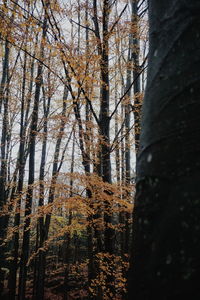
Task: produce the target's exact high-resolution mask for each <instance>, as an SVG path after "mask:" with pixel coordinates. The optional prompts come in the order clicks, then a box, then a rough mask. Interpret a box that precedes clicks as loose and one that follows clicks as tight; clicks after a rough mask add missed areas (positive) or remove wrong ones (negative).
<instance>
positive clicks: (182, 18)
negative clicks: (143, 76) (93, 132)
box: [129, 0, 200, 300]
mask: <svg viewBox="0 0 200 300" xmlns="http://www.w3.org/2000/svg"><path fill="white" fill-rule="evenodd" d="M199 15H200V2H199V1H198V0H193V1H192V0H190V1H183V0H182V1H176V0H168V1H165V2H163V1H162V2H161V1H156V0H150V1H149V20H150V53H149V69H148V82H147V89H146V96H145V100H144V109H143V121H142V132H141V139H140V152H139V155H138V159H137V193H136V201H135V209H134V218H133V220H134V225H133V231H134V241H133V249H132V251H133V257H132V262H131V269H130V278H129V279H130V280H129V299H133V298H134V299H137V300H139V299H142V300H144V299H162V300H165V299H175V298H176V299H181V298H185V297H187V298H188V299H189V298H191V297H193V298H194V299H199V297H200V287H199V277H200V239H199V230H200V222H199V216H200V203H199V198H200V185H199V178H200V171H199V170H200V169H199V166H200V155H199V153H200V143H199V136H200V117H199V116H200V101H199V100H200V99H199V97H200V96H199V95H200V47H199V42H200V19H199ZM192 295H193V296H192Z"/></svg>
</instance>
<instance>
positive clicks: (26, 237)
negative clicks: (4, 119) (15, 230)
mask: <svg viewBox="0 0 200 300" xmlns="http://www.w3.org/2000/svg"><path fill="white" fill-rule="evenodd" d="M47 5H48V4H47ZM46 33H47V16H46V12H45V16H44V22H43V31H42V41H41V44H40V46H41V50H40V58H41V60H43V59H44V47H43V40H44V39H45V38H46ZM42 73H43V64H42V62H39V64H38V70H37V77H36V86H35V98H34V104H33V112H32V118H31V125H30V140H29V149H30V154H29V175H28V189H27V195H26V201H25V222H24V228H23V229H24V231H23V242H22V253H21V261H20V274H19V292H18V299H19V300H25V294H26V280H27V262H28V257H29V243H30V224H31V219H30V217H29V215H30V214H31V211H32V201H33V184H34V181H35V144H36V134H37V126H38V114H39V100H40V91H41V86H42Z"/></svg>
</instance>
